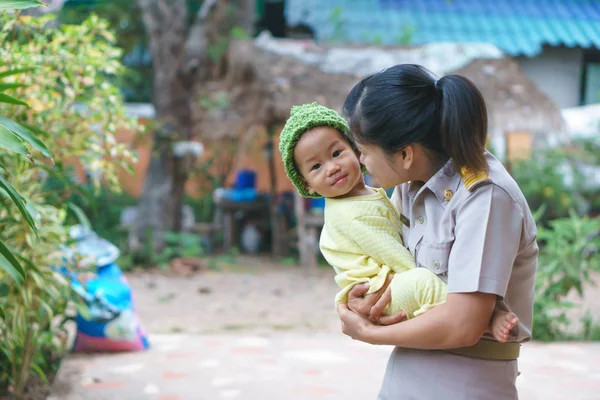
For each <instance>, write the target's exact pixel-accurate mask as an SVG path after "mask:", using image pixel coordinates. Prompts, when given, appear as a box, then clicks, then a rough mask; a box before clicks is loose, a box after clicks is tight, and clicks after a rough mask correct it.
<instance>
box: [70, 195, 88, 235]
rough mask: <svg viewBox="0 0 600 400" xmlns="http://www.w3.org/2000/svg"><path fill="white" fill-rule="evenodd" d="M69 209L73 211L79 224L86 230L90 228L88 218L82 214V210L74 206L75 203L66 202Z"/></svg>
mask: <svg viewBox="0 0 600 400" xmlns="http://www.w3.org/2000/svg"><path fill="white" fill-rule="evenodd" d="M67 204H68V206H69V208H70V209H71V210H73V213H75V216H76V217H77V219H78V220H79V223H80V224H81V225H83V226H85V227H87V228H90V229H91V228H92V224H91V223H90V220H89V219H88V217H87V216H86V215H85V213H84V212H83V210H82V209H81V208H80V207H79V206H77V205H75V203H71V202H68V203H67Z"/></svg>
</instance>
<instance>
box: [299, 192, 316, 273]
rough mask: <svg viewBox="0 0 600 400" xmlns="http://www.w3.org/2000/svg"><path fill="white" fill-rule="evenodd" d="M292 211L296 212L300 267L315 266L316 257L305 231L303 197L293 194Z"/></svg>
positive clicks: (307, 233)
mask: <svg viewBox="0 0 600 400" xmlns="http://www.w3.org/2000/svg"><path fill="white" fill-rule="evenodd" d="M294 209H295V212H296V220H297V223H296V224H297V227H296V229H297V231H298V252H299V253H300V265H308V266H311V267H316V266H317V255H316V254H315V251H314V248H313V247H312V246H311V240H310V237H309V232H308V230H307V229H306V211H305V210H304V197H302V196H300V194H298V192H294Z"/></svg>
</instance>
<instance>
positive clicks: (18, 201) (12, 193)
mask: <svg viewBox="0 0 600 400" xmlns="http://www.w3.org/2000/svg"><path fill="white" fill-rule="evenodd" d="M0 188H2V189H4V190H6V193H8V196H9V197H10V198H11V199H12V201H13V203H15V205H16V206H17V208H18V209H19V212H20V213H21V215H23V218H25V220H26V221H27V223H28V224H29V226H31V229H33V231H34V232H35V233H36V234H37V227H36V226H35V222H34V221H33V218H32V217H31V214H29V211H27V208H26V207H25V203H24V202H23V198H22V197H21V195H20V194H19V193H17V191H16V190H15V189H14V188H13V187H12V186H11V185H10V184H9V183H8V182H6V181H5V180H4V178H3V177H2V176H0Z"/></svg>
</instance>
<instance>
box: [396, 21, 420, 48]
mask: <svg viewBox="0 0 600 400" xmlns="http://www.w3.org/2000/svg"><path fill="white" fill-rule="evenodd" d="M415 31H416V28H415V26H414V25H412V24H409V25H406V26H404V27H403V28H402V30H401V31H400V33H399V34H398V36H396V43H397V44H399V45H403V46H408V45H410V44H411V43H412V42H413V39H414V37H415Z"/></svg>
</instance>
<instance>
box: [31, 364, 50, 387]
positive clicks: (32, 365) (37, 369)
mask: <svg viewBox="0 0 600 400" xmlns="http://www.w3.org/2000/svg"><path fill="white" fill-rule="evenodd" d="M31 369H33V370H34V371H35V372H36V373H37V374H38V375H39V377H40V378H42V380H43V381H44V383H46V384H48V378H47V377H46V374H45V373H44V371H42V369H41V368H40V367H39V366H38V365H37V364H35V363H32V364H31Z"/></svg>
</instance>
